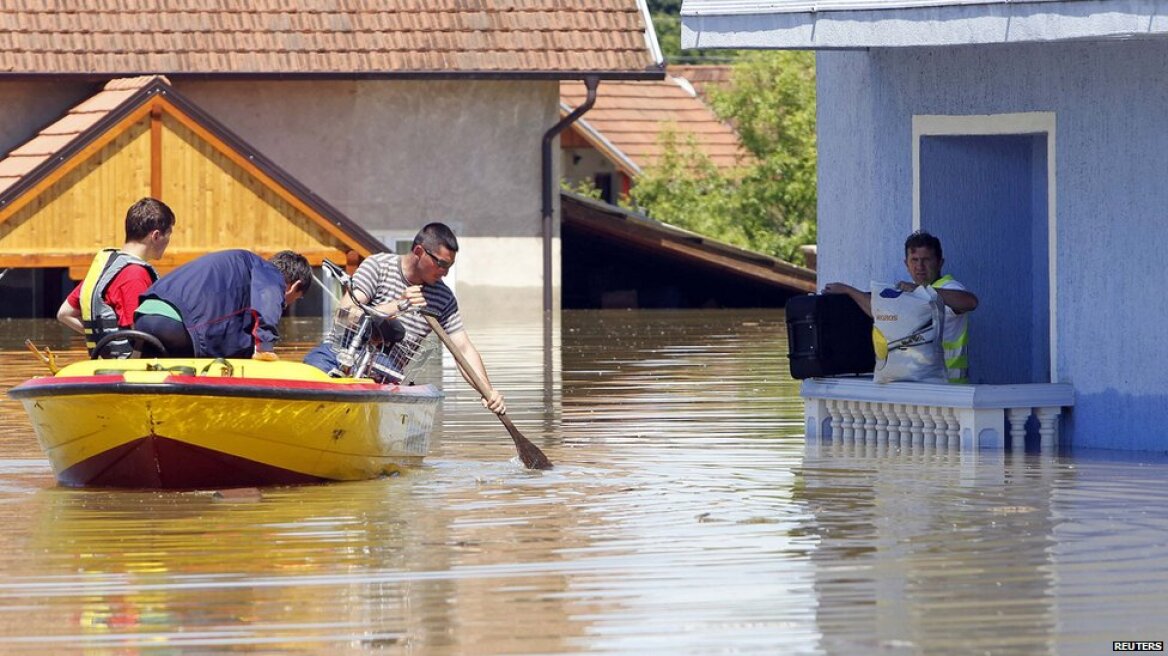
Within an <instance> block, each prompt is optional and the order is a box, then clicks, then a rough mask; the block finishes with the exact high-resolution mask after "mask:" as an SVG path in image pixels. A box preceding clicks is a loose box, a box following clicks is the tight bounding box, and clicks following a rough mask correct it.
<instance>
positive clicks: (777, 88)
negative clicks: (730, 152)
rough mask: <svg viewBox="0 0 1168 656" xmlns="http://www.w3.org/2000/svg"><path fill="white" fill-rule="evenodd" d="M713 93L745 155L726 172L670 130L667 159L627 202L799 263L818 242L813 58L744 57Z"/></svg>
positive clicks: (649, 171)
mask: <svg viewBox="0 0 1168 656" xmlns="http://www.w3.org/2000/svg"><path fill="white" fill-rule="evenodd" d="M711 95H712V104H713V107H714V110H715V112H717V114H718V115H719V116H720V117H721V118H722V119H724V120H727V121H729V122H731V123H732V124H733V125H735V127H736V128H737V129H738V132H739V135H740V136H741V139H742V143H743V145H744V146H745V148H746V150H747V151H748V152H749V153H750V155H751V157H750V159H749V160H748V161H747V162H745V164H744V166H743V167H742V168H741V169H740V170H738V171H733V172H724V171H721V170H719V169H718V168H717V167H716V166H714V165H713V163H712V162H711V161H710V160H709V158H708V157H706V156H704V155H703V154H702V153H701V152H699V151H698V149H697V148H696V147H695V145H694V144H693V142H692V141H687V142H682V141H681V140H679V139H678V138H677V135H676V133H674V132H671V131H666V132H665V133H664V134H663V136H662V139H663V147H664V155H663V157H662V158H661V160H660V161H659V162H658V163H657V164H655V165H654V166H650V167H647V168H646V169H645V170H644V171H643V174H642V175H641V176H640V177H639V178H638V179H637V182H636V186H635V187H634V188H633V192H632V198H631V199H630V200H629V202H630V203H631V204H632V205H634V206H636V207H638V208H640V209H642V210H643V211H646V212H647V213H648V214H649V215H650V216H653V217H655V218H657V219H660V220H662V221H666V222H668V223H672V224H674V225H677V226H680V227H683V228H687V229H689V230H693V231H695V232H698V233H701V234H704V235H707V236H710V237H714V238H716V239H721V240H724V241H727V242H729V243H732V244H736V245H739V246H742V247H744V248H749V249H751V250H756V251H760V252H764V253H767V254H770V255H774V256H776V257H780V258H782V259H785V260H789V261H794V262H801V261H802V255H801V254H800V253H799V246H801V245H803V244H809V243H815V220H816V216H815V202H816V188H815V182H816V180H815V163H816V156H815V60H814V55H813V54H812V53H807V52H797V51H779V52H762V53H751V54H748V55H746V56H744V57H742V58H740V60H739V62H738V63H736V64H735V65H734V72H733V75H732V79H731V84H730V86H729V87H728V88H727V89H724V90H722V91H717V90H715V91H714V92H713V93H712V94H711Z"/></svg>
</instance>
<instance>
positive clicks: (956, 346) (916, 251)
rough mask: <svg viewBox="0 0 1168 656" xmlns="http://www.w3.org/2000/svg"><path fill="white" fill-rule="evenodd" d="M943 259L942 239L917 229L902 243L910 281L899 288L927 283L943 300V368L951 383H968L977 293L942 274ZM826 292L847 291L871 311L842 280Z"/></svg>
mask: <svg viewBox="0 0 1168 656" xmlns="http://www.w3.org/2000/svg"><path fill="white" fill-rule="evenodd" d="M944 264H945V258H944V256H943V254H942V250H941V240H940V239H937V238H936V237H934V236H933V235H931V234H929V233H927V232H925V231H924V230H918V231H916V232H914V233H912V234H911V235H909V236H908V239H906V240H905V242H904V266H905V269H907V270H908V275H909V276H910V277H911V278H912V281H911V282H910V281H907V280H901V281H900V282H898V283H896V286H897V288H898V289H900V290H901V291H904V292H911V291H912V290H913V289H916V288H917V287H918V286H920V285H929V286H930V287H932V288H933V289H935V290H936V291H937V295H938V296H940V297H941V301H942V302H944V303H945V329H944V333H943V334H942V336H941V346H942V347H943V348H944V349H945V369H946V370H947V378H948V379H949V382H950V383H968V382H969V356H968V354H967V350H968V346H969V317H967V316H966V315H967V314H968V313H969V312H972V311H974V310H975V309H977V296H975V295H974V294H973V292H971V291H969V290H968V289H966V288H965V285H962V284H961V283H959V282H957V281H956V280H954V279H953V276H942V275H941V267H942V266H943V265H944ZM823 291H824V293H825V294H847V295H848V296H851V297H852V300H854V301H855V302H856V304H857V305H859V306H860V307H861V308H863V310H864V311H865V312H867V313H868V314H869V316H870V315H871V314H872V305H871V302H872V299H871V297H870V296H869V295H868V294H865V293H864V292H861V291H860V290H858V289H856V288H855V287H852V286H851V285H846V284H844V283H842V282H833V283H829V284H828V285H827V286H826V287H824V288H823Z"/></svg>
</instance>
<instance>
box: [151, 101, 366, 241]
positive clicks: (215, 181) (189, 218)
mask: <svg viewBox="0 0 1168 656" xmlns="http://www.w3.org/2000/svg"><path fill="white" fill-rule="evenodd" d="M162 124H163V131H162V166H161V174H162V189H163V198H162V199H163V200H164V201H165V202H166V203H167V204H168V205H170V207H171V209H173V210H174V213H175V217H176V221H175V232H174V235H173V236H172V237H171V241H170V246H169V247H168V248H167V255H168V256H171V257H174V258H176V259H179V260H185V259H189V258H190V257H193V256H197V255H199V254H202V253H205V252H207V251H210V250H218V249H223V248H247V249H250V250H253V251H256V252H257V253H275V252H276V251H279V250H283V249H291V250H294V251H297V252H299V253H304V254H305V255H306V256H309V255H310V254H311V255H312V256H314V257H310V259H315V260H316V262H315V263H319V259H320V258H322V257H325V256H327V257H330V258H331V259H333V260H334V261H344V253H343V251H342V248H343V246H342V244H340V242H339V241H338V240H337V239H336V238H335V237H334V236H333V235H330V234H329V233H328V232H326V231H325V229H324V228H323V227H322V226H321V225H319V224H318V223H316V222H314V221H313V220H312V219H311V218H310V217H309V216H308V214H306V213H305V212H304V211H302V210H301V209H300V208H298V207H296V206H294V205H293V201H291V200H290V199H289V198H288V197H286V196H285V195H282V194H279V193H277V191H276V190H275V189H273V188H272V186H270V185H268V184H265V181H264V180H261V179H260V178H258V177H257V175H256V174H255V172H251V171H247V170H245V168H244V166H241V165H240V164H239V163H238V162H237V161H236V160H237V159H238V158H237V157H231V156H230V155H229V154H228V153H226V152H224V150H223V149H221V148H217V147H216V145H215V144H214V143H213V142H210V141H207V140H205V139H203V138H201V137H200V136H199V135H197V134H196V133H195V131H194V130H192V129H191V128H190V127H188V125H186V124H184V123H183V122H180V121H178V120H177V119H175V118H174V117H173V116H170V115H167V116H164V117H163V122H162ZM338 258H339V260H338Z"/></svg>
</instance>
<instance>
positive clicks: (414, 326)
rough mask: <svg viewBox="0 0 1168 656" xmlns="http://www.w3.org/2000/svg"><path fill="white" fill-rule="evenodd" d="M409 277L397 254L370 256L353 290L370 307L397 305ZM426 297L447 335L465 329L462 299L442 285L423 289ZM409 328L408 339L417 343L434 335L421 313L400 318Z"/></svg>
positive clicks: (407, 329)
mask: <svg viewBox="0 0 1168 656" xmlns="http://www.w3.org/2000/svg"><path fill="white" fill-rule="evenodd" d="M409 286H410V285H409V283H408V282H406V274H405V272H404V271H403V270H402V265H401V257H400V256H398V255H395V254H393V253H377V254H375V255H371V256H369V257H368V258H367V259H366V260H365V261H364V262H362V263H361V266H359V267H357V272H356V273H354V274H353V289H354V291H359V292H361V293H363V294H364V295H365V297H366V298H368V299H370V300H369V304H370V305H381V304H383V303H389V302H390V301H396V300H398V299H400V298H402V296H404V295H405V293H406V287H409ZM422 295H423V296H425V297H426V305H427V306H429V307H430V308H431V309H434V310H437V311H438V314H439V318H438V323H440V324H442V328H444V329H445V330H446V332H447V333H456V332H458V331H460V330H462V329H463V326H462V314H460V313H459V311H458V299H456V298H454V292H452V291H450V288H449V287H447V286H446V283H444V282H442V281H438V282H437V283H436V284H433V285H426V286H425V287H423V288H422ZM397 318H398V320H399V321H401V322H402V325H404V326H405V328H406V335H407V337H409V338H412V339H413V340H414V341H420V340H421V339H422V338H424V337H425V336H426V335H429V334H430V325H429V324H427V323H426V320H425V319H423V318H422V317H421V315H419V314H418V313H417V312H406V313H405V314H402V315H401V316H399V317H397Z"/></svg>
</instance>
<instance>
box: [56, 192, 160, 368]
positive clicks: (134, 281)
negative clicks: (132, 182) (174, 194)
mask: <svg viewBox="0 0 1168 656" xmlns="http://www.w3.org/2000/svg"><path fill="white" fill-rule="evenodd" d="M173 231H174V212H173V211H171V209H170V208H169V207H167V206H166V204H165V203H163V202H162V201H160V200H157V199H154V198H143V199H141V200H139V201H138V202H136V203H134V204H133V205H131V206H130V209H129V210H128V211H127V212H126V242H125V244H123V245H122V247H121V249H114V248H107V249H103V250H101V251H99V252H98V253H97V255H96V256H94V258H93V262H92V263H91V264H90V265H89V272H88V273H86V274H85V278H84V279H83V280H82V281H81V282H80V283H79V284H78V285H77V286H76V287H75V288H74V289H73V291H72V292H71V293H70V294H69V296H68V298H66V299H65V302H64V303H61V308H60V309H59V310H57V320H58V321H60V322H61V323H63V324H65V325H66V326H68V327H70V328H72V329H73V330H75V331H77V332H79V333H81V334H82V335H84V336H85V347H86V348H87V349H89V354H90V356H92V355H93V354H94V348H95V347H96V346H97V343H98V341H100V340H101V338H102V337H104V336H106V335H108V334H110V333H112V332H114V331H117V330H119V329H123V328H130V327H132V326H133V325H134V311H135V310H137V309H138V296H139V295H140V294H142V292H145V291H146V289H147V288H149V287H150V285H151V284H153V282H154V281H155V280H157V279H158V275H157V274H156V273H155V272H154V268H153V267H151V266H150V264H149V263H148V261H149V260H157V259H159V258H161V257H162V254H163V253H165V252H166V247H167V245H168V244H169V243H170V236H171V233H172V232H173ZM103 350H104V351H105V353H104V354H103V355H106V356H112V357H119V358H124V357H128V356H129V355H130V352H131V347H130V344H129V343H128V342H125V341H119V342H114V343H113V344H111V345H110V346H109V347H108V348H107V349H103Z"/></svg>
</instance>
